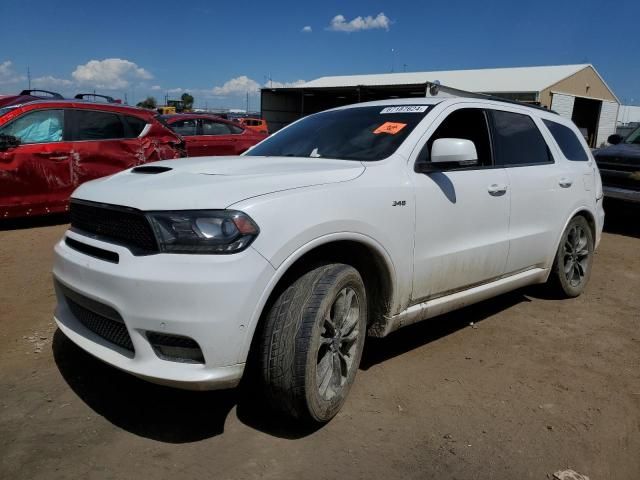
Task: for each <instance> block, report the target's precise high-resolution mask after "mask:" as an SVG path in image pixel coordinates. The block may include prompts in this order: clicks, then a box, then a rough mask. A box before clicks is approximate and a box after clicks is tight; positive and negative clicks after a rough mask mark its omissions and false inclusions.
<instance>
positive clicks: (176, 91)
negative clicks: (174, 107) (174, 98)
mask: <svg viewBox="0 0 640 480" xmlns="http://www.w3.org/2000/svg"><path fill="white" fill-rule="evenodd" d="M186 91H187V90H186V89H184V88H180V87H177V88H169V89H168V90H167V93H173V94H175V93H184V92H186Z"/></svg>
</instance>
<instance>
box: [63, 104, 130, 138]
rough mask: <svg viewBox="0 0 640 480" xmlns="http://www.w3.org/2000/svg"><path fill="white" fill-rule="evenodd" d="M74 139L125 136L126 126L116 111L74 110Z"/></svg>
mask: <svg viewBox="0 0 640 480" xmlns="http://www.w3.org/2000/svg"><path fill="white" fill-rule="evenodd" d="M73 114H74V122H75V128H74V133H73V140H74V141H88V140H117V139H120V138H124V126H123V125H122V121H121V120H120V116H119V115H118V114H116V113H109V112H97V111H94V110H74V111H73Z"/></svg>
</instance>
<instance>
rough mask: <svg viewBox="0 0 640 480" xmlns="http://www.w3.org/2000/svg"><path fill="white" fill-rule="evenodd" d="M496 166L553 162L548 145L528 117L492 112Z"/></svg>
mask: <svg viewBox="0 0 640 480" xmlns="http://www.w3.org/2000/svg"><path fill="white" fill-rule="evenodd" d="M491 115H492V117H493V126H494V140H495V154H496V165H534V164H538V163H549V162H553V158H552V157H551V153H550V152H549V149H548V148H547V144H546V142H545V141H544V138H543V137H542V134H541V133H540V130H538V127H536V124H535V123H534V122H533V120H532V119H531V117H529V116H528V115H522V114H520V113H511V112H501V111H497V110H493V111H492V112H491Z"/></svg>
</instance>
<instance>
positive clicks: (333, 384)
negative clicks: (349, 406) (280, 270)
mask: <svg viewBox="0 0 640 480" xmlns="http://www.w3.org/2000/svg"><path fill="white" fill-rule="evenodd" d="M265 320H266V324H265V326H264V330H263V334H262V341H261V344H260V350H261V351H260V356H259V360H260V364H261V365H260V373H261V376H262V381H263V384H264V387H265V393H266V396H267V398H268V400H269V403H270V405H271V406H272V407H273V408H275V409H276V410H278V411H280V412H281V413H284V414H285V415H286V416H288V417H292V418H294V419H296V420H300V421H311V422H314V423H324V422H328V421H329V420H331V419H332V418H333V417H334V416H335V415H336V414H337V413H338V411H339V410H340V408H341V407H342V405H343V404H344V402H345V400H346V398H347V395H348V393H349V390H350V388H351V385H352V384H353V381H354V378H355V375H356V372H357V370H358V366H359V364H360V358H361V357H362V349H363V346H364V338H365V335H366V327H367V297H366V291H365V288H364V283H363V281H362V278H361V277H360V274H359V273H358V271H357V270H356V269H355V268H353V267H351V266H349V265H344V264H330V265H324V266H321V267H318V268H315V269H313V270H311V271H309V272H307V273H306V274H304V275H303V276H302V277H300V278H299V279H297V280H296V281H295V282H293V283H292V284H291V285H290V286H289V287H288V288H287V289H286V290H285V291H284V292H283V293H282V294H281V295H280V296H279V297H278V298H277V300H276V301H275V303H274V304H273V306H272V307H271V309H270V310H269V313H268V315H267V317H266V319H265Z"/></svg>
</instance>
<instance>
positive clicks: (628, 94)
mask: <svg viewBox="0 0 640 480" xmlns="http://www.w3.org/2000/svg"><path fill="white" fill-rule="evenodd" d="M556 14H557V15H560V16H561V17H564V18H567V19H568V21H567V22H565V23H560V22H557V21H554V16H555V15H556ZM337 15H342V17H338V18H337V19H336V16H337ZM357 17H362V18H360V19H358V18H357ZM367 17H370V18H367ZM0 18H1V19H2V28H1V29H0V45H2V48H0V93H10V92H13V91H15V90H17V89H19V88H23V87H26V69H27V66H29V68H30V70H31V76H32V78H33V83H32V85H33V86H37V87H41V88H50V89H53V90H58V91H61V92H63V93H66V94H70V93H74V92H77V91H80V90H82V91H92V90H94V89H96V90H98V91H104V92H107V93H109V94H112V95H113V94H115V95H117V96H119V97H124V94H125V93H127V95H128V98H129V101H130V102H131V100H132V98H133V100H135V101H138V100H140V99H141V98H143V97H145V96H147V95H154V96H156V97H157V98H158V99H162V98H163V97H164V95H165V93H167V92H170V94H169V95H170V97H177V96H179V95H180V93H181V92H182V91H185V90H186V91H189V92H191V93H192V94H193V95H194V96H195V97H196V105H200V106H204V105H205V104H206V105H207V106H209V107H213V106H219V107H243V106H244V105H245V101H246V100H245V99H246V92H247V91H249V92H250V102H251V104H250V106H251V107H252V108H256V107H257V106H258V104H259V100H258V98H259V93H258V89H259V87H260V86H261V85H263V84H264V83H265V82H266V81H268V80H266V79H267V78H269V77H271V79H272V81H273V82H274V84H275V85H278V84H288V83H294V82H296V81H299V80H311V79H314V78H317V77H320V76H324V75H340V74H354V73H380V72H389V71H391V69H392V68H394V69H395V71H402V70H404V69H405V68H406V70H407V71H421V70H450V69H464V68H485V67H509V66H527V65H557V64H570V63H592V64H594V65H595V67H596V68H597V69H598V71H599V72H600V74H601V75H602V76H603V77H604V79H605V80H606V81H607V83H608V84H609V86H610V87H611V88H612V89H613V90H614V92H615V93H616V94H617V95H618V97H619V98H621V99H622V100H623V102H624V103H634V104H640V34H639V33H638V32H640V1H638V0H635V1H632V0H622V1H616V2H605V1H603V0H579V1H577V0H573V1H562V0H555V1H546V0H541V1H537V2H528V5H526V4H525V2H515V1H513V0H511V1H504V0H499V1H490V0H487V1H485V2H480V1H469V0H466V1H457V0H449V1H445V2H441V1H440V2H435V1H427V2H419V1H413V2H407V1H401V0H396V1H393V2H389V1H366V2H365V1H363V0H352V1H350V2H337V1H331V0H324V1H322V2H312V3H311V2H310V3H308V4H303V3H301V2H293V1H283V2H277V1H268V2H214V1H199V0H189V1H183V2H176V1H175V0H174V1H172V2H166V1H154V2H149V1H127V2H124V1H120V0H112V1H111V2H106V3H105V2H100V3H97V2H96V3H94V2H87V1H86V0H85V1H79V0H68V1H66V2H56V1H51V0H47V1H41V0H0ZM354 19H355V21H354ZM332 22H333V23H332ZM304 27H309V28H307V29H305V28H304ZM303 30H311V31H303ZM392 49H393V53H392ZM405 65H406V66H405Z"/></svg>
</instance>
